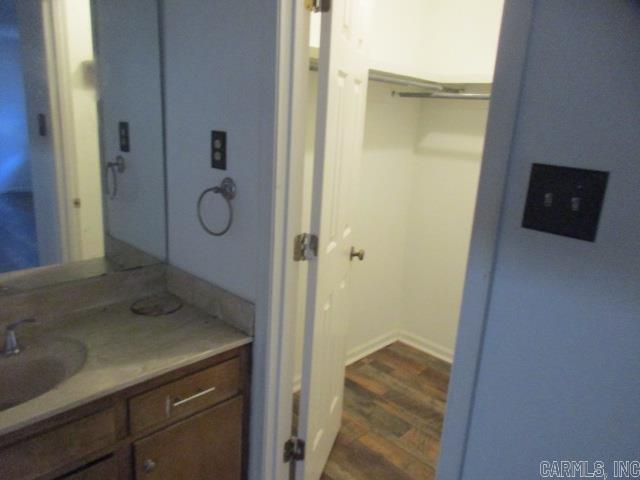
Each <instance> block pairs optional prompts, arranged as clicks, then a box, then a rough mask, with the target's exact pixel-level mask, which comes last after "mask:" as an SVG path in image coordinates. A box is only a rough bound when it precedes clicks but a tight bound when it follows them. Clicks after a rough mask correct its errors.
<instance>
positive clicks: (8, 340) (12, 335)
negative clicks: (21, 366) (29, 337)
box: [2, 318, 36, 357]
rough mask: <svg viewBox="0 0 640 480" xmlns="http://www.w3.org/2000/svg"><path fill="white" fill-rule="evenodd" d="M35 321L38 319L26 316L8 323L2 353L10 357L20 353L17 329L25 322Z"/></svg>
mask: <svg viewBox="0 0 640 480" xmlns="http://www.w3.org/2000/svg"><path fill="white" fill-rule="evenodd" d="M35 322H36V320H35V319H34V318H26V319H24V320H18V321H17V322H13V323H10V324H9V325H7V329H6V330H5V333H4V350H2V354H3V355H4V356H5V357H10V356H11V355H17V354H18V353H20V345H19V344H18V338H17V337H16V329H17V328H18V327H19V326H20V325H22V324H23V323H35Z"/></svg>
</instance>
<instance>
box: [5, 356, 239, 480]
mask: <svg viewBox="0 0 640 480" xmlns="http://www.w3.org/2000/svg"><path fill="white" fill-rule="evenodd" d="M249 358H250V350H249V347H248V346H245V347H240V348H236V349H234V350H231V351H228V352H225V353H222V354H220V355H218V356H216V357H213V358H210V359H207V360H203V361H200V362H197V363H196V364H193V365H190V366H188V367H183V368H180V369H178V370H175V371H172V372H169V373H166V374H164V375H162V376H159V377H157V378H154V379H152V380H149V381H147V382H144V383H143V384H141V385H137V386H134V387H130V388H128V389H126V390H124V391H122V392H119V393H117V394H113V395H110V396H107V397H105V398H102V399H99V400H97V401H96V402H93V403H92V404H90V405H85V406H83V407H81V408H78V409H76V410H73V411H70V412H66V413H64V414H62V415H59V416H57V417H55V418H53V419H49V420H45V421H43V422H42V423H41V424H37V425H31V426H29V427H27V428H25V429H24V430H22V431H18V432H13V433H10V434H7V435H5V436H1V437H0V479H4V478H7V479H8V478H11V479H12V480H63V479H64V480H134V479H135V480H146V479H149V480H157V479H160V480H162V479H179V478H188V479H189V480H200V479H202V480H205V479H206V480H209V479H212V478H215V479H216V480H242V479H243V478H245V477H246V473H245V472H246V462H247V458H246V452H247V439H248V432H247V426H248V405H249Z"/></svg>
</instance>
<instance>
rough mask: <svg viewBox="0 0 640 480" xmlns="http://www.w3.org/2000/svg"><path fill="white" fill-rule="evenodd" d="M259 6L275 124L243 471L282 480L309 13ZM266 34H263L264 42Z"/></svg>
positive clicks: (288, 5)
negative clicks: (265, 26) (269, 48)
mask: <svg viewBox="0 0 640 480" xmlns="http://www.w3.org/2000/svg"><path fill="white" fill-rule="evenodd" d="M265 3H266V4H267V5H264V8H265V13H266V12H268V11H273V10H271V9H277V14H276V15H277V26H276V31H275V38H274V39H273V40H274V41H275V44H276V45H277V51H276V52H275V54H274V67H275V76H274V77H273V84H272V85H265V86H264V87H265V90H268V89H270V88H273V92H274V93H275V102H273V103H272V102H265V103H268V104H263V105H261V108H263V109H266V110H264V111H263V113H264V116H265V117H267V116H268V112H271V113H272V114H273V118H272V120H273V121H272V125H273V126H274V128H273V129H271V128H265V129H264V135H265V138H263V139H261V140H262V144H263V145H273V149H272V150H269V149H267V148H265V149H264V150H265V152H266V153H265V158H264V159H263V160H264V161H261V162H260V165H261V171H260V179H261V182H260V192H259V198H260V204H261V205H264V207H265V210H267V212H266V214H265V215H261V216H260V235H261V238H262V245H264V252H266V254H265V255H260V256H259V259H260V260H259V261H260V265H259V270H258V279H257V282H256V283H257V286H258V287H257V301H256V332H255V340H254V344H253V347H254V348H253V363H254V365H258V366H259V368H254V369H253V377H252V397H251V413H252V419H251V427H250V445H249V452H250V459H249V478H250V479H251V480H286V479H288V478H289V474H290V470H289V465H288V464H285V463H284V462H283V459H282V452H283V447H284V443H285V441H286V439H288V438H289V437H290V435H291V425H292V417H293V396H292V395H291V384H292V381H293V376H294V371H293V365H294V359H295V350H294V348H295V338H296V335H295V328H296V318H297V317H296V315H295V310H296V306H297V285H298V270H299V269H300V264H299V263H294V262H293V255H292V252H293V237H294V232H295V233H299V229H300V224H301V221H302V216H301V214H300V208H301V205H302V184H303V182H302V162H301V159H302V158H303V155H304V140H305V126H306V113H305V109H304V106H305V105H306V88H307V76H308V45H307V44H308V38H309V33H308V28H309V14H308V12H306V10H305V9H304V5H303V2H300V1H294V0H274V1H273V2H265ZM270 40H271V39H270V38H269V39H266V40H265V41H266V42H268V41H270Z"/></svg>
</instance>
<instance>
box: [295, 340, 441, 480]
mask: <svg viewBox="0 0 640 480" xmlns="http://www.w3.org/2000/svg"><path fill="white" fill-rule="evenodd" d="M449 375H450V365H449V364H448V363H446V362H443V361H442V360H439V359H437V358H435V357H433V356H431V355H427V354H425V353H423V352H421V351H419V350H416V349H414V348H412V347H409V346H407V345H405V344H403V343H400V342H396V343H393V344H391V345H389V346H388V347H385V348H383V349H381V350H378V351H377V352H375V353H373V354H371V355H369V356H367V357H365V358H363V359H362V360H360V361H358V362H356V363H354V364H352V365H350V366H348V367H347V369H346V380H345V392H344V411H343V417H342V428H341V430H340V433H339V434H338V438H337V440H336V443H335V445H334V447H333V450H332V452H331V456H330V457H329V461H328V463H327V466H326V468H325V471H324V474H323V476H322V480H386V479H389V480H413V479H415V480H417V479H419V480H429V479H433V478H434V477H435V469H436V464H437V460H438V452H439V448H440V435H441V433H442V422H443V417H444V409H445V403H446V397H447V387H448V384H449ZM296 405H297V402H296Z"/></svg>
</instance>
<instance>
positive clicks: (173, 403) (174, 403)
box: [167, 387, 216, 417]
mask: <svg viewBox="0 0 640 480" xmlns="http://www.w3.org/2000/svg"><path fill="white" fill-rule="evenodd" d="M215 390H216V387H211V388H207V389H206V390H202V391H201V392H198V393H196V394H195V395H191V396H190V397H187V398H185V399H184V400H183V399H181V398H180V397H178V398H176V399H175V400H172V399H171V397H167V417H168V416H169V415H170V414H171V409H172V408H175V407H181V406H182V405H185V404H187V403H189V402H192V401H194V400H195V399H197V398H200V397H203V396H205V395H208V394H209V393H213V392H215Z"/></svg>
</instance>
